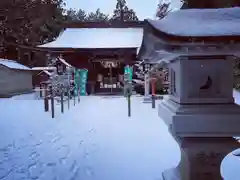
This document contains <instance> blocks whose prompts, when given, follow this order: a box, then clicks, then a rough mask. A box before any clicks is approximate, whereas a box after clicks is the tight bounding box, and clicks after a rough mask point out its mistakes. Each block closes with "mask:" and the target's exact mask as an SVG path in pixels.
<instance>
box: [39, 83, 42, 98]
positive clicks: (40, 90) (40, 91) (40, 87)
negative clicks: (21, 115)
mask: <svg viewBox="0 0 240 180" xmlns="http://www.w3.org/2000/svg"><path fill="white" fill-rule="evenodd" d="M39 93H40V98H42V85H41V83H40V85H39Z"/></svg>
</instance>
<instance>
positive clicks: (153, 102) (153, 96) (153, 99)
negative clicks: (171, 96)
mask: <svg viewBox="0 0 240 180" xmlns="http://www.w3.org/2000/svg"><path fill="white" fill-rule="evenodd" d="M155 107H156V98H155V95H154V94H152V108H153V109H155Z"/></svg>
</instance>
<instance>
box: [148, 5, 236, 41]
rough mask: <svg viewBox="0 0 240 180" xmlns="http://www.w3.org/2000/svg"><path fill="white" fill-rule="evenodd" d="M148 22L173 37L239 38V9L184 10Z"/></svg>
mask: <svg viewBox="0 0 240 180" xmlns="http://www.w3.org/2000/svg"><path fill="white" fill-rule="evenodd" d="M148 22H149V23H150V24H151V25H152V26H153V27H154V28H155V29H157V30H159V31H162V32H164V33H166V34H169V35H175V36H193V37H206V36H240V7H235V8H219V9H184V10H179V11H175V12H171V13H169V14H168V15H167V16H166V17H165V18H163V19H162V20H148Z"/></svg>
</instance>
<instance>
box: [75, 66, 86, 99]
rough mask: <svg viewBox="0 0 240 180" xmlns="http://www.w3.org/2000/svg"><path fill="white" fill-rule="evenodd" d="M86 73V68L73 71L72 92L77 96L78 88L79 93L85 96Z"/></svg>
mask: <svg viewBox="0 0 240 180" xmlns="http://www.w3.org/2000/svg"><path fill="white" fill-rule="evenodd" d="M87 75H88V70H87V69H75V71H74V83H75V87H74V92H75V95H76V96H77V90H78V89H79V90H80V95H81V96H85V95H86V94H87V91H86V84H87Z"/></svg>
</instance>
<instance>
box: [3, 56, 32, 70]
mask: <svg viewBox="0 0 240 180" xmlns="http://www.w3.org/2000/svg"><path fill="white" fill-rule="evenodd" d="M0 65H3V66H6V67H8V68H10V69H19V70H31V68H29V67H27V66H24V65H22V64H20V63H18V62H16V61H13V60H8V59H1V58H0Z"/></svg>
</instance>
